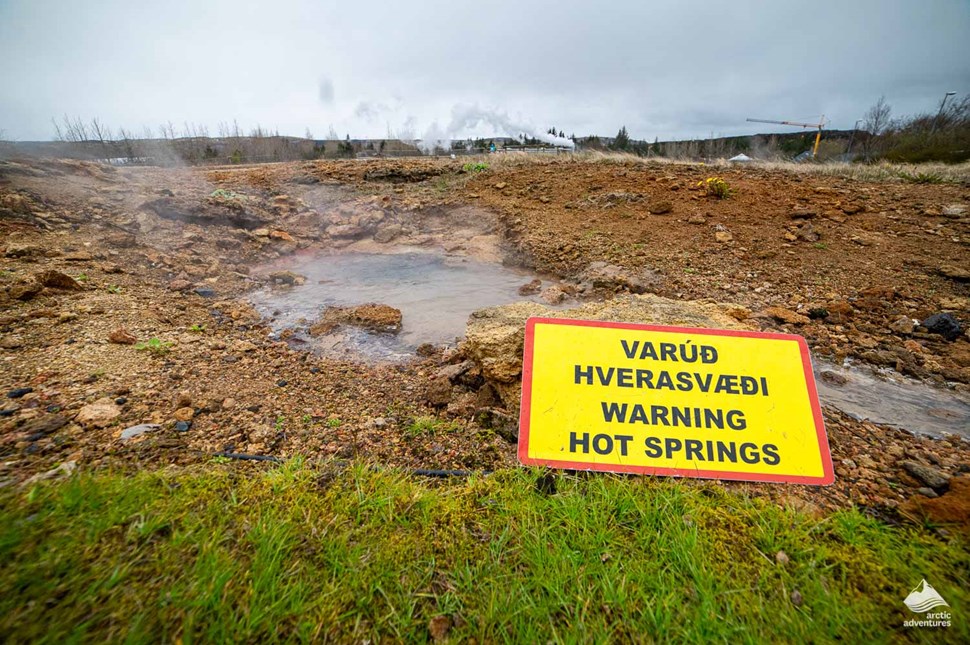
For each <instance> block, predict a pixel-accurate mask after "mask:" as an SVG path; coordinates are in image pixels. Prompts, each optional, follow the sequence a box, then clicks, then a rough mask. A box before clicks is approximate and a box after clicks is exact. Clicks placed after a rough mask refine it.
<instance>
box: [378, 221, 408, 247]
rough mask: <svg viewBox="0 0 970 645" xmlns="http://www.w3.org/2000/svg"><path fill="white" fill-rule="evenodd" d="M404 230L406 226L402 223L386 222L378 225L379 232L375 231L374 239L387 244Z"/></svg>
mask: <svg viewBox="0 0 970 645" xmlns="http://www.w3.org/2000/svg"><path fill="white" fill-rule="evenodd" d="M403 232H404V228H403V227H402V226H401V225H400V224H394V223H386V224H384V225H382V226H380V227H378V229H377V232H375V233H374V241H375V242H379V243H381V244H387V243H388V242H390V241H392V240H394V238H396V237H398V236H399V235H401V233H403Z"/></svg>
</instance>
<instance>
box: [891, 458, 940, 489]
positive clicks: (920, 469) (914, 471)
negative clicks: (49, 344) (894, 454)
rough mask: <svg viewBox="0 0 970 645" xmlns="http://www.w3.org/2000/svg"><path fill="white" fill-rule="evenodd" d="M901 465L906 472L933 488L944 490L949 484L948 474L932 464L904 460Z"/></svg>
mask: <svg viewBox="0 0 970 645" xmlns="http://www.w3.org/2000/svg"><path fill="white" fill-rule="evenodd" d="M901 465H902V467H903V468H905V469H906V472H908V473H909V474H910V475H912V476H913V477H915V478H916V479H918V480H920V481H921V482H923V483H924V484H926V485H927V486H929V487H930V488H932V489H933V490H936V491H940V490H945V489H946V488H947V487H948V486H949V485H950V476H949V475H947V474H946V473H944V472H941V471H940V470H937V469H936V468H933V467H932V466H927V465H925V464H921V463H919V462H918V461H904V462H902V463H901Z"/></svg>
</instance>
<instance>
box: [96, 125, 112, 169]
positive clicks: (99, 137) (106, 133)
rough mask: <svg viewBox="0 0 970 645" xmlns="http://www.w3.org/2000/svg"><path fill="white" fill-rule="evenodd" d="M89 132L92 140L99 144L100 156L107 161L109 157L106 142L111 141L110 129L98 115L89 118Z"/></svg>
mask: <svg viewBox="0 0 970 645" xmlns="http://www.w3.org/2000/svg"><path fill="white" fill-rule="evenodd" d="M91 133H92V134H93V135H94V140H95V141H97V142H98V143H99V144H101V158H102V159H104V160H105V161H107V160H108V159H110V158H111V154H110V153H109V151H108V144H109V143H111V130H110V129H109V128H108V126H106V125H105V124H104V123H103V122H102V121H101V120H100V119H98V117H94V118H93V119H91Z"/></svg>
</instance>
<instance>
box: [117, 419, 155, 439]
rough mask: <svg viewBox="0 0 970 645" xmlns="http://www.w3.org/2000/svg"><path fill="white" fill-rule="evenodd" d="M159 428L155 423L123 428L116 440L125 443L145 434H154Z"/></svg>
mask: <svg viewBox="0 0 970 645" xmlns="http://www.w3.org/2000/svg"><path fill="white" fill-rule="evenodd" d="M161 427H162V426H160V425H158V424H157V423H141V424H139V425H136V426H131V427H129V428H125V429H124V430H122V431H121V434H119V435H118V438H119V439H121V440H122V441H127V440H128V439H134V438H135V437H137V436H140V435H143V434H145V433H146V432H154V431H155V430H158V429H159V428H161Z"/></svg>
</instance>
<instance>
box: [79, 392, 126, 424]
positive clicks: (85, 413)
mask: <svg viewBox="0 0 970 645" xmlns="http://www.w3.org/2000/svg"><path fill="white" fill-rule="evenodd" d="M119 416H121V408H119V407H118V406H117V405H116V404H115V402H114V401H113V400H112V399H110V398H104V399H98V400H97V401H95V402H94V403H89V404H88V405H85V406H84V407H83V408H81V409H80V410H79V411H78V413H77V416H76V417H74V420H75V421H77V422H78V423H80V424H81V425H83V426H85V427H88V428H103V427H105V426H108V425H111V423H112V422H113V421H114V420H115V419H117V418H118V417H119Z"/></svg>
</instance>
